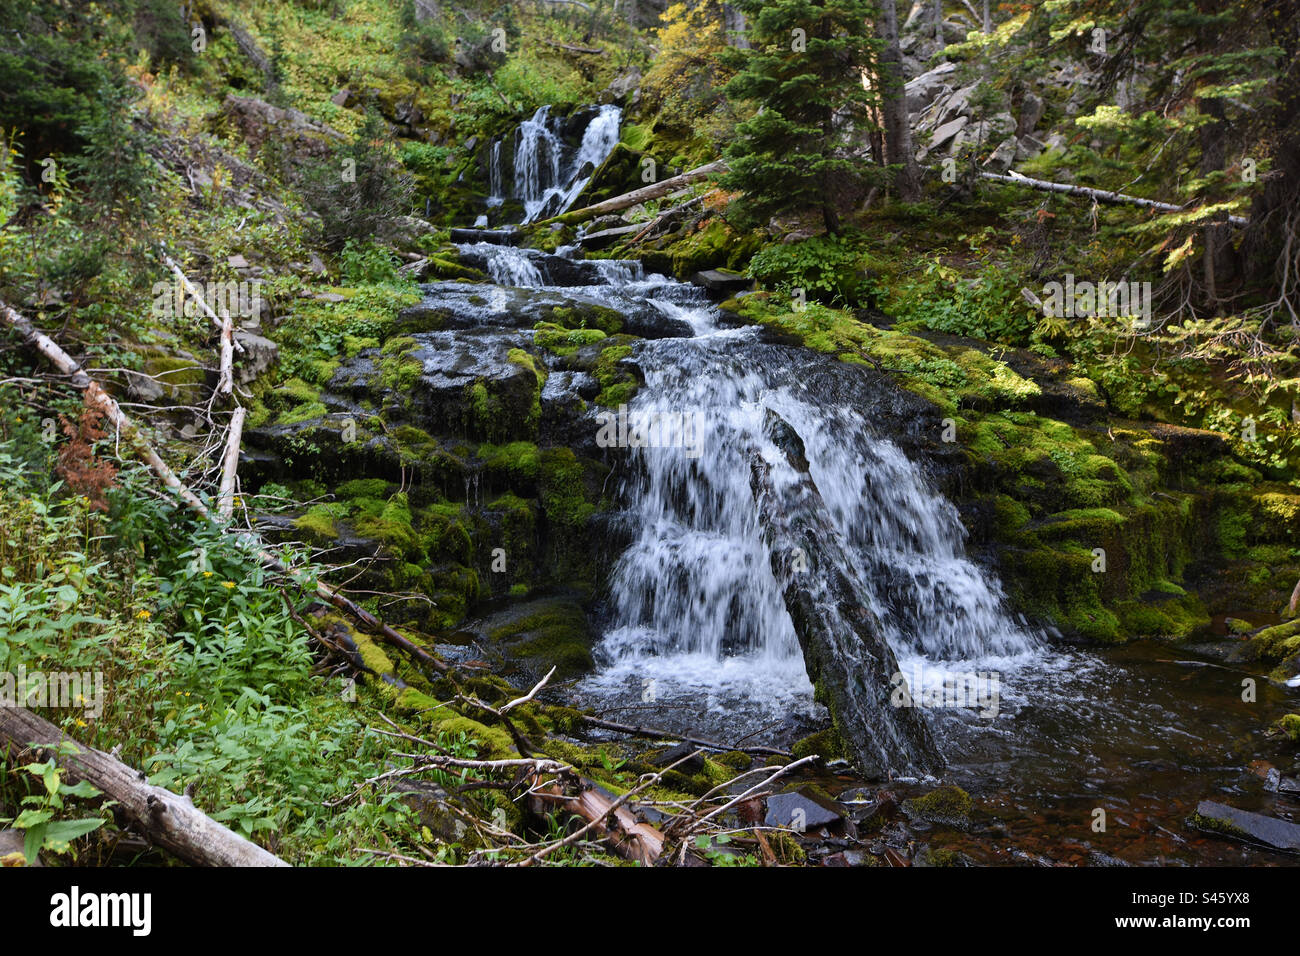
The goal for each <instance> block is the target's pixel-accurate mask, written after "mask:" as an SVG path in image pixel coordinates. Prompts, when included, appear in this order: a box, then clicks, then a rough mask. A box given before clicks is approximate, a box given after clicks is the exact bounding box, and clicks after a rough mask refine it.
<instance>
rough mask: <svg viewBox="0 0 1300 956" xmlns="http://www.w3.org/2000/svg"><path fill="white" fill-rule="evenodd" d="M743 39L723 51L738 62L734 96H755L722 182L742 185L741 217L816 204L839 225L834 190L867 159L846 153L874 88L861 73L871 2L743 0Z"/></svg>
mask: <svg viewBox="0 0 1300 956" xmlns="http://www.w3.org/2000/svg"><path fill="white" fill-rule="evenodd" d="M737 6H738V7H740V9H741V10H742V12H743V13H744V14H745V16H746V18H747V20H748V22H749V24H750V33H749V41H750V47H751V48H750V49H748V50H740V49H732V50H728V51H726V52H725V53H724V54H723V56H724V57H725V58H727V59H728V60H729V61H731V62H733V63H734V64H735V65H736V66H737V67H738V70H739V72H738V73H737V74H736V76H734V77H733V78H732V80H731V81H730V82H729V83H728V84H727V87H726V92H727V95H728V96H729V97H731V98H732V99H734V100H739V101H748V102H751V103H756V104H758V107H759V109H758V112H757V113H756V114H755V115H754V116H752V117H751V118H750V119H748V120H746V121H745V122H743V123H741V124H739V126H737V128H736V139H735V141H734V142H733V143H732V145H731V146H730V147H729V148H728V149H727V154H726V155H727V160H728V164H729V166H730V172H729V173H728V174H727V176H725V177H724V178H723V186H724V187H726V188H728V189H734V190H739V191H741V192H743V193H744V197H743V199H742V200H741V201H740V212H741V215H742V217H743V218H746V219H748V220H749V221H751V222H754V223H761V222H766V220H767V219H768V218H769V217H770V216H772V215H775V214H779V213H782V212H788V211H792V210H803V209H817V210H820V212H821V215H822V220H823V222H824V223H825V226H826V231H827V232H829V233H831V234H833V235H836V234H838V233H839V232H840V217H839V210H838V200H839V199H840V198H841V197H843V196H845V195H848V194H852V193H853V192H855V191H857V190H860V189H861V187H862V184H863V181H864V179H865V178H866V177H867V176H869V175H870V174H871V172H872V167H870V165H869V164H868V163H866V162H864V161H863V160H862V159H860V158H856V159H855V158H854V157H852V156H851V155H850V149H851V145H852V143H853V141H854V140H857V141H862V140H863V139H865V134H866V130H867V129H868V127H869V126H870V110H869V108H870V107H871V106H872V105H873V103H874V100H875V97H874V95H873V94H872V93H871V92H870V90H868V89H867V87H866V86H865V85H864V83H863V76H864V74H865V72H866V71H869V70H870V69H871V68H872V67H873V65H874V63H875V59H876V50H877V48H878V41H877V40H876V38H875V35H874V30H873V16H874V13H875V4H874V3H871V2H867V0H763V2H758V0H743V2H740V3H738V4H737Z"/></svg>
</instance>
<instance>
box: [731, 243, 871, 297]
mask: <svg viewBox="0 0 1300 956" xmlns="http://www.w3.org/2000/svg"><path fill="white" fill-rule="evenodd" d="M861 260H862V253H861V251H860V250H859V248H858V247H857V245H856V244H855V242H854V240H853V239H851V238H849V237H845V236H813V237H812V238H810V239H804V240H802V241H800V242H792V243H783V242H780V243H773V244H772V245H769V246H766V247H764V248H763V249H762V250H760V251H759V252H758V253H756V254H755V255H754V257H753V258H752V259H750V261H749V270H748V274H749V275H751V276H753V277H754V278H755V279H758V281H759V282H762V283H763V284H764V285H766V286H768V287H770V288H774V289H778V290H780V291H781V292H783V293H788V292H790V291H792V290H794V289H803V290H804V293H805V294H806V295H808V296H816V297H818V298H825V299H828V300H830V301H832V302H836V301H839V302H852V301H854V299H855V298H856V295H857V292H858V289H859V286H860V285H861V283H862V274H861V271H860V263H861Z"/></svg>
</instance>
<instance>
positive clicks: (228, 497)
mask: <svg viewBox="0 0 1300 956" xmlns="http://www.w3.org/2000/svg"><path fill="white" fill-rule="evenodd" d="M246 414H247V412H245V410H244V407H243V406H242V405H241V406H239V407H238V408H236V409H235V410H234V412H233V413H231V416H230V435H229V437H227V438H226V451H225V454H223V455H222V456H221V487H220V489H219V490H218V491H217V515H218V517H219V518H220V520H221V522H222V523H223V524H224V523H225V522H228V521H229V520H230V519H231V517H232V516H233V515H234V513H235V472H236V470H237V469H238V468H239V442H240V439H241V438H243V435H244V416H245V415H246Z"/></svg>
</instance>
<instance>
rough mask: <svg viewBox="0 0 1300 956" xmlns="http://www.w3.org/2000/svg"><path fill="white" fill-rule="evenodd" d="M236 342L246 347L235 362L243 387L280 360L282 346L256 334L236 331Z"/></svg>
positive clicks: (242, 330)
mask: <svg viewBox="0 0 1300 956" xmlns="http://www.w3.org/2000/svg"><path fill="white" fill-rule="evenodd" d="M235 341H236V342H238V343H239V344H240V345H242V346H243V347H244V352H243V354H242V355H240V356H239V358H238V359H237V360H236V362H235V374H236V375H237V376H238V378H239V383H240V384H241V385H247V384H248V383H249V382H251V381H253V380H254V379H256V378H257V377H258V376H260V375H262V374H263V373H265V372H266V371H267V370H268V369H269V368H270V367H271V366H272V365H274V364H275V363H276V362H278V361H279V360H280V346H278V345H276V344H275V343H274V342H272V341H271V340H270V339H268V338H266V337H264V336H261V335H258V334H257V333H255V332H250V331H248V330H247V329H242V328H241V329H236V330H235Z"/></svg>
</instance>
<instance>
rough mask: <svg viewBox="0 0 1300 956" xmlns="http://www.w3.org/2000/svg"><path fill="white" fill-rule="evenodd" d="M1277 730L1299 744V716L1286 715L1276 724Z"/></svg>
mask: <svg viewBox="0 0 1300 956" xmlns="http://www.w3.org/2000/svg"><path fill="white" fill-rule="evenodd" d="M1277 726H1278V729H1280V730H1281V731H1282V732H1283V733H1284V734H1286V735H1287V736H1288V737H1290V738H1291V740H1292V741H1293V742H1295V743H1298V744H1300V714H1286V715H1285V716H1284V717H1282V719H1281V720H1279V721H1278V722H1277Z"/></svg>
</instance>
